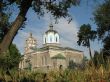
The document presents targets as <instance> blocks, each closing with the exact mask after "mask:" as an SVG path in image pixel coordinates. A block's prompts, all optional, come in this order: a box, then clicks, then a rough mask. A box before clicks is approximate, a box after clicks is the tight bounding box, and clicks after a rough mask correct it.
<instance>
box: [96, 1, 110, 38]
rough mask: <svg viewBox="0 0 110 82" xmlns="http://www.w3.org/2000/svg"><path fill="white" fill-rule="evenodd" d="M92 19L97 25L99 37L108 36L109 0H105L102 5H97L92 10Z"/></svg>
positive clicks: (109, 27)
mask: <svg viewBox="0 0 110 82" xmlns="http://www.w3.org/2000/svg"><path fill="white" fill-rule="evenodd" d="M94 20H95V23H96V24H97V26H98V27H97V32H98V36H99V39H104V38H105V37H106V36H110V0H105V2H104V3H103V4H102V5H99V6H98V8H97V9H96V10H95V12H94Z"/></svg>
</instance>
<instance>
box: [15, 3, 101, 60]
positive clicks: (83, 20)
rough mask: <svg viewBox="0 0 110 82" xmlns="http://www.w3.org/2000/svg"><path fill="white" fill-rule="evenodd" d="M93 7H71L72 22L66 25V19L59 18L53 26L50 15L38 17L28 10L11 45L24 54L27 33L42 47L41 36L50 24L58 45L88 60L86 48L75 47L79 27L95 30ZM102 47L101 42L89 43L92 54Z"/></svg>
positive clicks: (91, 5) (86, 5)
mask: <svg viewBox="0 0 110 82" xmlns="http://www.w3.org/2000/svg"><path fill="white" fill-rule="evenodd" d="M94 9H95V6H94V5H93V3H92V2H91V3H89V5H88V4H87V3H82V4H80V6H77V7H74V6H73V7H72V8H71V9H69V13H70V15H71V16H72V19H73V20H72V21H71V22H70V23H69V24H68V21H67V19H64V18H60V19H58V24H55V20H54V19H53V18H52V16H50V14H45V15H44V17H40V19H39V17H38V16H37V14H36V13H35V12H34V11H33V10H32V9H29V11H28V13H27V15H26V17H27V21H26V25H25V28H23V30H19V31H18V34H17V35H16V37H15V38H14V41H13V43H14V44H16V45H17V47H18V49H19V50H20V52H21V53H22V54H23V53H24V47H25V40H26V39H27V38H28V37H29V33H30V32H31V33H32V34H33V37H35V38H36V40H37V46H38V47H42V44H43V34H44V33H45V32H46V31H47V30H48V27H49V24H50V23H51V22H52V23H53V26H54V29H55V30H57V31H58V33H59V35H60V44H61V46H63V47H71V48H74V49H78V50H81V51H83V52H84V55H85V56H87V57H88V58H89V52H88V49H87V48H86V47H82V46H78V45H77V40H78V38H77V32H78V30H79V27H80V26H81V25H82V24H88V23H89V24H91V26H92V29H96V25H95V24H94V21H93V20H91V18H92V17H93V11H94ZM16 16H17V13H15V14H14V17H13V19H14V18H15V17H16ZM101 47H102V44H101V42H99V41H97V40H95V41H94V42H91V49H92V54H93V53H94V50H97V51H99V50H100V48H101Z"/></svg>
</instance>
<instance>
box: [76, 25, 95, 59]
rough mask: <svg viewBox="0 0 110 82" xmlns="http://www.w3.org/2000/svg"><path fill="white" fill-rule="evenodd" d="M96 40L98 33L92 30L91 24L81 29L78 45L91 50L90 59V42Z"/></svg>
mask: <svg viewBox="0 0 110 82" xmlns="http://www.w3.org/2000/svg"><path fill="white" fill-rule="evenodd" d="M95 38H96V31H94V30H92V29H91V26H90V24H87V25H86V24H83V25H82V26H81V27H80V30H79V32H78V41H77V43H78V45H79V46H80V45H82V46H85V47H88V48H89V53H90V57H91V59H92V54H91V48H90V41H94V39H95Z"/></svg>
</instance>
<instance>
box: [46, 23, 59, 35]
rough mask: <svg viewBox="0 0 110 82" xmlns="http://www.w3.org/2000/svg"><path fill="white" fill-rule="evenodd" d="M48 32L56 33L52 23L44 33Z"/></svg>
mask: <svg viewBox="0 0 110 82" xmlns="http://www.w3.org/2000/svg"><path fill="white" fill-rule="evenodd" d="M50 32H53V33H58V32H57V31H56V30H54V29H53V25H52V24H50V26H49V30H47V31H46V32H45V33H46V34H48V33H50Z"/></svg>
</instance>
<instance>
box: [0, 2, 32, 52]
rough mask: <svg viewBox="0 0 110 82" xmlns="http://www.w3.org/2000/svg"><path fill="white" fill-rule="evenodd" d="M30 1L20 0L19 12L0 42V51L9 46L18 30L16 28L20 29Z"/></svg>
mask: <svg viewBox="0 0 110 82" xmlns="http://www.w3.org/2000/svg"><path fill="white" fill-rule="evenodd" d="M32 1H33V0H23V1H22V2H21V6H20V12H19V14H18V16H17V18H16V20H15V21H14V22H13V24H12V26H11V27H10V30H9V31H8V33H7V34H6V35H5V36H4V38H3V40H2V42H1V44H0V53H3V52H5V51H6V50H7V49H8V47H9V46H10V44H11V43H12V41H13V39H14V37H15V35H16V33H17V32H18V30H19V29H20V27H21V26H22V24H23V22H24V21H25V19H26V18H25V16H26V13H27V11H28V9H29V8H30V7H31V4H32Z"/></svg>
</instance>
